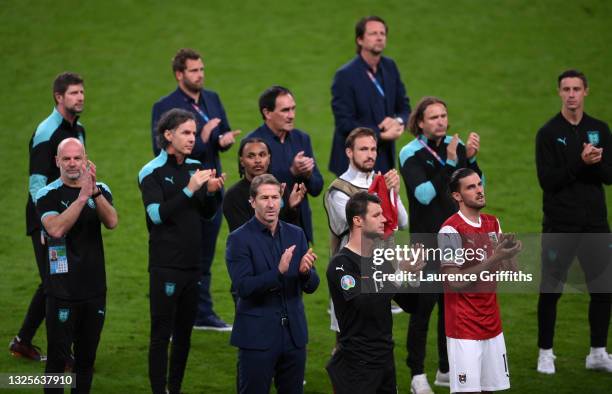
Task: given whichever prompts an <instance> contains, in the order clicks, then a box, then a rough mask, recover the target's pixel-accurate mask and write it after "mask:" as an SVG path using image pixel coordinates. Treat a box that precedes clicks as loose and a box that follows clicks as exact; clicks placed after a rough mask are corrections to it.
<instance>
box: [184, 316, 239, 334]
mask: <svg viewBox="0 0 612 394" xmlns="http://www.w3.org/2000/svg"><path fill="white" fill-rule="evenodd" d="M193 329H194V330H212V331H232V326H231V325H229V324H227V323H226V322H224V321H223V320H221V319H220V318H219V316H217V315H211V316H208V317H207V318H206V319H203V320H199V321H196V322H195V324H194V325H193Z"/></svg>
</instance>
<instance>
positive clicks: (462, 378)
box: [457, 372, 467, 384]
mask: <svg viewBox="0 0 612 394" xmlns="http://www.w3.org/2000/svg"><path fill="white" fill-rule="evenodd" d="M457 377H458V378H459V383H461V384H465V383H466V382H467V374H466V373H465V372H464V373H460V374H458V375H457Z"/></svg>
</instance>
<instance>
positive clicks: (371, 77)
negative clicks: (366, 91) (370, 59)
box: [366, 70, 385, 97]
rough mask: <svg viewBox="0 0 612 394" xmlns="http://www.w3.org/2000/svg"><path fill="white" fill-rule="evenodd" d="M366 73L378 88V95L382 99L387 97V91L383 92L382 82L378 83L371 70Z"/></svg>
mask: <svg viewBox="0 0 612 394" xmlns="http://www.w3.org/2000/svg"><path fill="white" fill-rule="evenodd" d="M366 73H367V74H368V77H370V81H372V83H373V84H374V86H376V90H378V93H380V95H381V96H382V97H385V91H384V90H383V88H382V86H381V84H380V82H378V80H377V79H376V77H375V76H374V74H372V72H371V71H370V70H368V71H366Z"/></svg>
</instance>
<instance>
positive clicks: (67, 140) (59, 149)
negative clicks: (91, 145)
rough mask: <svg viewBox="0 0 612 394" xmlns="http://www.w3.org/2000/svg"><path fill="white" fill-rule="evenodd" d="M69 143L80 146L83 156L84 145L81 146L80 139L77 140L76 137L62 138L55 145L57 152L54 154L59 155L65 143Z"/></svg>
mask: <svg viewBox="0 0 612 394" xmlns="http://www.w3.org/2000/svg"><path fill="white" fill-rule="evenodd" d="M71 144H73V145H74V144H76V146H78V147H80V149H81V150H82V153H83V156H85V147H84V146H83V143H82V142H81V140H79V139H78V138H66V139H65V140H62V142H60V143H59V145H58V146H57V152H56V155H57V156H58V157H59V156H60V154H61V152H62V150H63V149H65V147H66V146H67V145H71Z"/></svg>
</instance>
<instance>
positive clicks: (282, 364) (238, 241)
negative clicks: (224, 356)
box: [226, 174, 319, 394]
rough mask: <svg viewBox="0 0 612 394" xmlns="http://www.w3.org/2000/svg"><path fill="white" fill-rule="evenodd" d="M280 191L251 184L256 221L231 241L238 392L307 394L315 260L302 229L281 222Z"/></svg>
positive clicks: (262, 180)
mask: <svg viewBox="0 0 612 394" xmlns="http://www.w3.org/2000/svg"><path fill="white" fill-rule="evenodd" d="M280 190H281V185H280V183H279V182H278V181H277V180H276V178H274V176H273V175H270V174H263V175H259V176H257V177H255V178H254V179H253V181H252V182H251V188H250V198H251V205H252V207H253V209H254V210H255V216H254V217H253V218H252V219H251V220H249V221H248V222H246V223H245V224H244V225H242V226H241V227H239V228H238V229H236V231H234V232H232V233H231V234H230V235H229V237H228V239H227V250H226V262H227V269H228V271H229V274H230V276H231V278H232V288H233V289H235V290H236V292H237V294H238V301H237V304H236V318H235V319H234V329H233V331H232V336H231V344H232V345H233V346H236V347H238V382H237V383H238V392H239V393H241V394H243V393H262V394H263V393H266V394H267V393H269V391H270V386H271V382H272V378H274V385H275V387H276V391H277V392H278V393H279V394H287V393H302V392H303V380H304V369H305V366H306V343H307V342H308V327H307V324H306V315H305V314H304V304H303V303H302V292H305V293H308V294H310V293H313V292H314V291H315V290H316V289H317V287H318V286H319V277H318V275H317V272H316V270H315V268H314V261H315V260H316V258H317V256H316V255H315V254H314V253H313V252H312V249H309V248H308V242H307V241H306V237H305V235H304V232H303V231H302V229H301V228H299V227H297V226H294V225H292V224H289V223H285V222H283V221H280V220H279V219H278V215H279V212H280V204H281V194H280Z"/></svg>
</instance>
